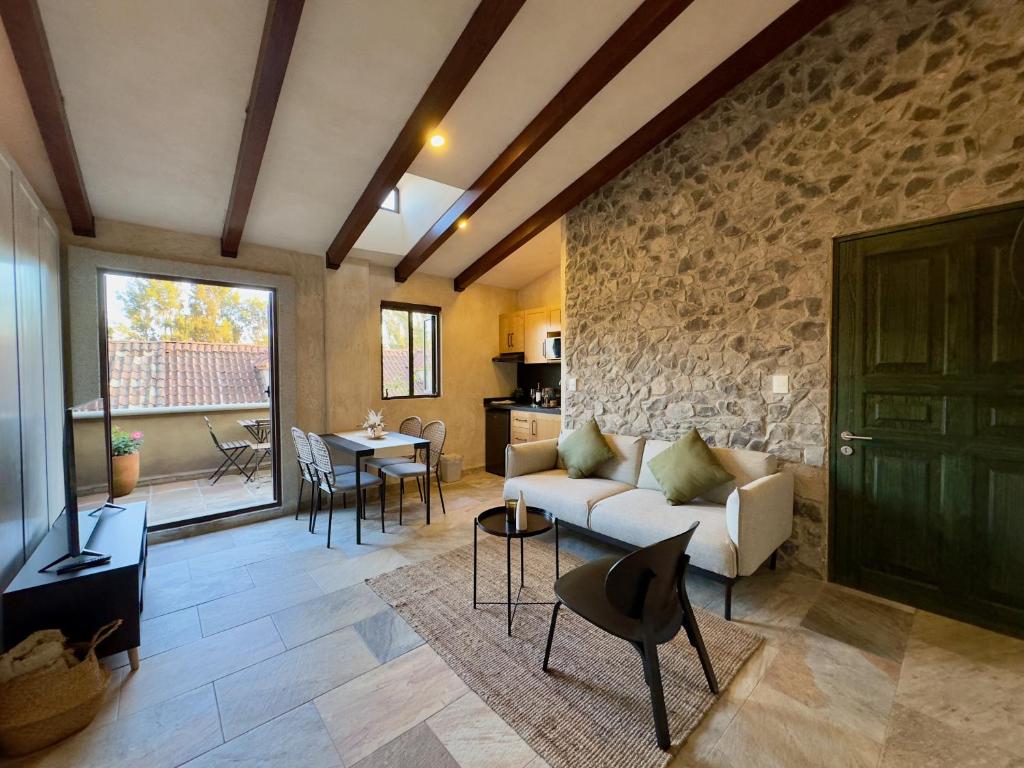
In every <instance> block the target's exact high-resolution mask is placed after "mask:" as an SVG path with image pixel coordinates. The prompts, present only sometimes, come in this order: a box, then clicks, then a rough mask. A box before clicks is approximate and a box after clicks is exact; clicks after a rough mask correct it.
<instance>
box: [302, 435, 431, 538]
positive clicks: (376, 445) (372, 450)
mask: <svg viewBox="0 0 1024 768" xmlns="http://www.w3.org/2000/svg"><path fill="white" fill-rule="evenodd" d="M320 437H322V438H323V440H324V442H325V443H327V446H328V448H330V449H331V450H332V451H337V452H338V453H341V454H343V455H344V456H346V457H351V458H352V464H353V466H355V467H356V469H357V470H359V469H361V465H362V462H363V460H364V459H368V458H370V457H371V456H373V455H375V454H376V453H377V451H383V450H387V449H395V448H412V449H414V451H418V450H424V451H429V449H430V441H429V440H428V439H426V438H424V437H413V436H412V435H403V434H402V433H401V432H385V433H384V434H383V435H381V436H380V437H370V436H369V435H368V434H367V433H366V432H365V430H353V431H351V432H331V433H328V434H325V435H321V436H320ZM355 481H356V487H355V493H356V496H357V498H358V497H359V495H360V494H361V493H362V488H361V487H360V483H359V472H358V471H357V472H356V473H355ZM425 485H426V489H425V490H424V496H423V501H424V503H425V504H426V507H427V525H430V483H429V482H428V483H425ZM381 514H383V511H382V512H381ZM362 543H363V540H362V520H361V519H360V516H359V512H358V511H357V512H356V544H362Z"/></svg>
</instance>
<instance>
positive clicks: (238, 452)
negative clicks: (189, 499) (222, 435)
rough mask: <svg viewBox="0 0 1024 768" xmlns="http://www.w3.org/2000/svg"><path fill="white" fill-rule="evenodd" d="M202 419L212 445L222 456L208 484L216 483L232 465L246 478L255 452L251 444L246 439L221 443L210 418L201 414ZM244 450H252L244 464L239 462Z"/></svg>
mask: <svg viewBox="0 0 1024 768" xmlns="http://www.w3.org/2000/svg"><path fill="white" fill-rule="evenodd" d="M203 421H205V422H206V428H207V429H208V430H210V439H211V440H213V446H214V448H216V449H217V450H218V451H219V452H220V454H221V455H222V456H223V457H224V461H222V462H221V464H220V466H219V467H217V469H215V470H214V471H213V474H212V475H210V477H209V478H208V479H209V481H210V485H216V483H217V481H218V480H220V479H221V478H222V477H224V475H225V473H226V472H227V471H228V470H229V469H231V467H234V468H235V469H237V470H238V471H239V473H241V475H242V476H243V477H244V478H245V479H246V480H248V479H249V476H250V475H249V472H248V471H247V470H248V467H249V464H250V462H252V457H253V455H254V454H255V450H254V448H253V444H252V443H250V442H249V441H248V440H231V441H230V442H226V443H222V442H221V441H220V440H218V439H217V433H216V432H214V431H213V424H211V423H210V419H209V417H207V416H203ZM246 451H252V453H250V455H249V458H248V460H247V461H246V462H245V464H244V465H243V464H239V463H238V461H239V459H241V458H242V456H243V455H244V454H245V452H246Z"/></svg>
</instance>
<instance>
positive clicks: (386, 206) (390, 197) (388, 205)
mask: <svg viewBox="0 0 1024 768" xmlns="http://www.w3.org/2000/svg"><path fill="white" fill-rule="evenodd" d="M380 208H381V210H382V211H391V212H392V213H398V187H395V188H394V189H392V190H391V191H390V192H388V194H387V197H385V198H384V201H383V202H382V203H381V204H380Z"/></svg>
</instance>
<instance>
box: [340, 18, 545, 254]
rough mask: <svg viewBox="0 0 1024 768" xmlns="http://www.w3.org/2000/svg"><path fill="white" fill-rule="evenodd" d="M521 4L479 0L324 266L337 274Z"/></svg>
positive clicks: (343, 226) (347, 220)
mask: <svg viewBox="0 0 1024 768" xmlns="http://www.w3.org/2000/svg"><path fill="white" fill-rule="evenodd" d="M524 2H525V0H481V2H480V5H478V6H477V9H476V10H475V11H474V12H473V16H472V17H471V18H470V20H469V23H468V24H466V28H465V29H463V30H462V34H461V35H459V39H458V40H456V41H455V46H454V47H453V48H452V49H451V51H450V52H449V53H448V58H446V59H445V60H444V64H442V65H441V68H440V69H439V70H438V71H437V74H436V75H434V79H433V80H432V81H431V82H430V85H429V86H427V90H426V92H425V93H424V94H423V97H422V98H421V99H420V102H419V104H417V105H416V109H414V110H413V112H412V114H411V115H410V116H409V119H408V120H407V121H406V123H405V125H404V126H403V127H402V130H401V132H400V133H399V134H398V138H396V139H395V142H394V143H393V144H392V145H391V149H389V150H388V152H387V154H386V155H385V156H384V159H383V160H381V162H380V165H379V166H378V167H377V170H376V171H375V172H374V174H373V177H372V178H371V179H370V183H369V184H367V185H366V189H365V190H363V194H362V195H361V196H360V197H359V200H358V201H357V202H356V204H355V207H354V208H352V210H351V212H350V213H349V215H348V218H347V219H345V223H344V224H342V225H341V229H340V230H338V234H337V235H335V237H334V241H333V242H332V243H331V246H330V248H328V249H327V266H328V267H330V268H331V269H337V268H338V267H339V266H341V262H342V261H344V260H345V257H346V256H347V255H348V252H349V251H351V250H352V246H354V245H355V243H356V240H358V239H359V236H360V235H361V234H363V230H364V229H366V227H367V225H369V223H370V222H371V221H372V220H373V217H374V215H375V214H376V213H377V210H378V208H379V207H380V204H381V201H382V200H383V199H384V197H385V195H387V193H388V192H389V191H391V190H392V189H393V188H394V186H395V185H396V184H398V181H399V179H401V178H402V174H403V173H405V172H406V171H407V170H409V166H410V165H412V163H413V161H414V160H415V159H416V156H417V155H418V154H419V153H420V150H421V149H422V148H423V145H424V144H425V143H426V141H427V137H428V136H429V134H430V132H431V131H433V130H434V129H435V128H437V126H438V125H439V124H440V122H441V120H442V118H444V116H445V115H446V114H447V113H448V110H449V109H451V106H452V104H454V103H455V100H456V99H457V98H458V97H459V94H461V93H462V91H463V90H464V89H465V87H466V85H468V84H469V81H470V80H471V79H472V78H473V75H474V74H476V71H477V69H479V68H480V65H481V64H483V62H484V59H486V58H487V54H489V53H490V52H491V49H492V48H493V47H494V45H495V43H497V42H498V40H499V38H501V35H502V33H504V31H505V30H506V29H507V28H508V25H509V24H511V23H512V19H514V18H515V16H516V14H517V13H518V12H519V9H520V8H522V7H523V3H524Z"/></svg>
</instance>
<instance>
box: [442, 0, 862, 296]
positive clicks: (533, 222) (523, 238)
mask: <svg viewBox="0 0 1024 768" xmlns="http://www.w3.org/2000/svg"><path fill="white" fill-rule="evenodd" d="M849 3H850V0H798V2H797V3H796V4H795V5H793V6H791V7H790V8H789V10H787V11H786V12H785V13H783V14H782V15H781V16H779V17H778V18H777V19H776V20H775V21H773V22H772V23H771V24H769V25H768V26H767V27H765V28H764V29H763V30H762V31H761V32H759V33H758V34H757V35H755V36H754V37H753V38H752V39H751V40H750V41H749V42H747V43H746V44H745V45H744V46H743V47H741V48H740V49H739V50H738V51H736V52H735V53H734V54H732V55H731V56H730V57H729V58H727V59H726V60H725V61H723V62H722V63H721V64H719V65H718V66H717V67H715V69H713V70H712V71H711V72H710V73H708V74H707V75H706V76H705V77H704V78H703V79H701V80H700V82H698V83H697V84H696V85H694V86H693V87H692V88H690V89H689V90H687V91H686V93H684V94H683V95H682V96H680V97H679V98H678V99H676V100H675V101H673V102H672V103H671V104H669V105H668V106H667V107H665V109H663V110H662V111H661V112H659V113H658V114H657V115H655V116H654V117H653V118H651V120H649V121H648V122H647V123H645V124H644V125H643V126H642V127H641V128H640V129H639V130H637V131H636V132H635V133H634V134H633V135H631V136H630V137H629V138H628V139H626V140H625V141H623V142H622V143H621V144H619V145H618V146H617V147H616V148H615V149H613V150H612V151H611V152H609V153H608V154H607V155H605V156H604V157H603V158H601V160H599V161H598V162H597V163H596V164H595V165H594V166H593V167H592V168H590V170H588V171H587V172H586V173H584V174H583V175H582V176H580V177H579V178H577V179H576V180H575V181H574V182H572V184H570V185H569V186H568V187H566V188H565V189H564V190H562V191H561V192H559V193H558V194H557V195H556V196H555V197H553V198H552V199H551V200H549V201H548V202H547V203H546V204H544V206H542V207H541V208H540V209H539V210H538V211H536V212H535V213H534V214H533V215H532V216H530V217H529V218H528V219H527V220H526V221H524V222H523V223H522V224H520V225H519V226H518V227H516V228H515V229H513V230H512V231H511V232H510V233H509V234H507V235H506V236H505V237H504V238H502V239H501V240H500V241H499V242H498V243H497V244H495V245H494V246H492V247H491V248H490V249H489V250H488V251H487V252H486V253H485V254H484V255H483V256H481V257H480V258H478V259H477V260H476V261H474V262H473V263H472V264H470V265H469V266H468V267H466V269H464V270H463V271H462V273H461V274H459V275H458V276H457V277H456V278H455V290H457V291H463V290H465V289H466V288H468V287H469V286H470V285H472V284H473V283H474V282H476V281H477V280H479V279H480V278H481V277H482V276H483V275H485V274H486V273H487V272H489V271H490V270H492V269H493V268H494V267H496V266H497V265H498V264H500V263H501V262H502V261H504V260H505V259H506V258H507V257H508V256H509V255H510V254H512V253H514V252H515V251H516V250H517V249H519V248H521V247H522V246H523V245H524V244H525V243H527V242H528V241H529V240H531V239H532V238H533V237H535V236H536V235H537V234H539V233H540V232H541V231H543V230H544V229H545V228H546V227H548V226H549V225H551V224H553V223H554V222H555V221H557V220H558V218H559V217H561V216H564V215H565V214H566V213H568V212H569V211H571V210H572V209H573V208H575V207H576V206H577V205H579V204H580V203H581V202H583V200H585V199H586V198H587V197H589V196H590V195H591V194H593V193H594V192H596V191H597V190H598V189H600V188H601V187H602V186H604V185H605V184H607V183H608V182H609V181H611V180H612V179H614V178H615V177H616V176H618V175H619V174H620V173H621V172H622V171H624V170H625V169H626V168H628V167H629V166H630V165H632V164H633V163H634V162H636V161H637V160H639V159H640V158H641V157H643V156H644V155H645V154H647V153H648V152H650V151H651V150H652V149H654V148H655V147H656V146H658V145H659V144H661V143H662V142H663V141H665V140H666V139H668V138H669V137H670V136H672V135H673V134H674V133H676V132H677V131H679V130H680V129H681V128H682V127H683V126H684V125H686V124H687V123H688V122H690V121H691V120H693V119H694V118H695V117H697V116H698V115H700V114H701V113H702V112H703V111H704V110H706V109H707V108H708V107H710V106H711V105H712V104H714V103H715V102H716V101H718V100H719V99H720V98H722V97H723V96H724V95H726V94H727V93H728V92H729V91H731V90H732V89H733V88H735V87H736V86H737V85H739V84H740V83H742V82H743V81H744V80H746V79H747V78H748V77H751V76H752V75H754V74H755V73H756V72H758V71H759V70H760V69H761V68H762V67H763V66H765V65H766V64H768V63H769V62H771V61H772V60H773V59H774V58H775V57H776V56H778V55H779V54H781V53H782V52H783V51H785V50H786V49H787V48H789V47H790V46H791V45H793V44H794V43H796V42H797V41H798V40H800V39H801V38H802V37H803V36H804V35H806V34H807V33H808V32H810V31H811V30H813V29H814V28H815V27H817V26H818V25H819V24H821V23H822V22H823V21H825V20H826V19H827V18H828V17H829V16H831V15H832V14H834V13H835V12H836V11H839V10H840V9H842V8H843V7H845V6H846V5H848V4H849Z"/></svg>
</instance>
